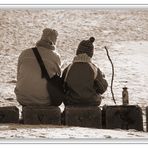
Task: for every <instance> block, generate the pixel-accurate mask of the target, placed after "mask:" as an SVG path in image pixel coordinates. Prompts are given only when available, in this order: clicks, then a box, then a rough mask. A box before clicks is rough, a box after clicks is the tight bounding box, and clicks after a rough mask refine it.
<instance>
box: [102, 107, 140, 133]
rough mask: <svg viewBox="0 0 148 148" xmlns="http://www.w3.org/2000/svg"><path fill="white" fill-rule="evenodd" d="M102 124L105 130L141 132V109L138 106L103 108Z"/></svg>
mask: <svg viewBox="0 0 148 148" xmlns="http://www.w3.org/2000/svg"><path fill="white" fill-rule="evenodd" d="M102 121H103V122H102V124H103V128H106V129H115V128H119V129H126V130H128V129H136V130H139V131H143V118H142V109H141V108H140V107H139V106H135V105H127V106H122V105H120V106H103V110H102Z"/></svg>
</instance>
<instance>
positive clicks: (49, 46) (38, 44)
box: [36, 40, 56, 50]
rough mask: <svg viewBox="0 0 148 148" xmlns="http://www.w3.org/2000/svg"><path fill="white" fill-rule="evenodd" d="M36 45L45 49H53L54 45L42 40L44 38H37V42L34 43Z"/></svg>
mask: <svg viewBox="0 0 148 148" xmlns="http://www.w3.org/2000/svg"><path fill="white" fill-rule="evenodd" d="M36 46H37V47H39V46H41V47H44V48H47V49H51V50H55V48H56V47H55V45H53V44H51V43H50V42H47V41H44V40H39V41H38V42H37V43H36Z"/></svg>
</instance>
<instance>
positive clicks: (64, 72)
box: [62, 67, 68, 83]
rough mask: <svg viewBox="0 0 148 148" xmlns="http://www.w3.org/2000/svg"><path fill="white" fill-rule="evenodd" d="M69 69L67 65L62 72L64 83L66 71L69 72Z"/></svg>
mask: <svg viewBox="0 0 148 148" xmlns="http://www.w3.org/2000/svg"><path fill="white" fill-rule="evenodd" d="M67 69H68V67H66V68H65V69H64V71H63V73H62V81H63V83H64V79H65V76H66V73H67Z"/></svg>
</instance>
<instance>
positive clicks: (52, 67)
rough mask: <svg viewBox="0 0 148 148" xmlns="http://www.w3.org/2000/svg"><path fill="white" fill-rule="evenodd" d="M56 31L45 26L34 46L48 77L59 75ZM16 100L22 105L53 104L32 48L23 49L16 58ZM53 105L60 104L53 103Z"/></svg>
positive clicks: (59, 62)
mask: <svg viewBox="0 0 148 148" xmlns="http://www.w3.org/2000/svg"><path fill="white" fill-rule="evenodd" d="M57 37H58V32H57V31H56V30H55V29H51V28H45V29H44V30H43V32H42V36H41V39H40V40H39V41H38V42H37V43H36V47H37V49H38V51H39V53H40V55H41V57H42V60H43V62H44V64H45V67H46V69H47V71H48V74H49V76H50V77H53V76H54V75H56V74H57V75H59V76H60V75H61V69H60V65H61V61H60V56H59V54H58V53H57V52H56V40H57ZM15 94H16V98H17V101H18V102H19V103H20V104H21V105H23V106H27V105H53V104H51V98H50V94H48V91H47V81H46V79H45V78H42V76H41V69H40V66H39V64H38V62H37V59H36V57H35V55H34V53H33V51H32V48H29V49H26V50H24V51H23V52H22V53H21V54H20V56H19V59H18V66H17V83H16V87H15ZM54 105H57V106H58V105H60V103H59V104H54Z"/></svg>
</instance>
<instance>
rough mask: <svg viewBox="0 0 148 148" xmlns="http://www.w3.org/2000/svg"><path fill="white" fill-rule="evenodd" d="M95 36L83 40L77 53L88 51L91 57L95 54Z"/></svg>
mask: <svg viewBox="0 0 148 148" xmlns="http://www.w3.org/2000/svg"><path fill="white" fill-rule="evenodd" d="M94 41H95V38H94V37H90V38H89V40H83V41H81V42H80V44H79V46H78V49H77V52H76V55H78V54H83V53H86V54H87V55H88V56H89V57H92V56H93V53H94V45H93V42H94Z"/></svg>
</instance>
